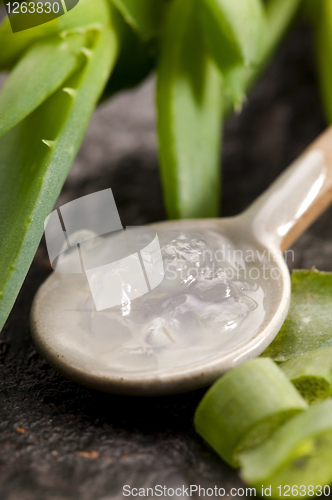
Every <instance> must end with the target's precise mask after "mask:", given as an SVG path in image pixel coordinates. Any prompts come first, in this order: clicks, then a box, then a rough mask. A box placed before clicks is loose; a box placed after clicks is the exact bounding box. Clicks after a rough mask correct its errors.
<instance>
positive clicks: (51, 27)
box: [0, 0, 109, 71]
mask: <svg viewBox="0 0 332 500" xmlns="http://www.w3.org/2000/svg"><path fill="white" fill-rule="evenodd" d="M108 18H109V4H108V0H93V1H91V0H80V2H79V4H78V5H77V6H76V7H75V9H72V10H71V11H69V12H68V13H67V14H66V15H65V16H61V17H59V18H57V19H54V20H53V21H50V22H48V23H46V24H42V25H41V26H36V27H35V28H31V29H28V30H25V31H19V32H17V33H13V32H12V29H11V27H10V23H9V20H8V17H6V18H5V19H4V21H3V23H2V25H1V27H0V47H1V51H0V71H1V70H7V69H10V68H12V67H13V66H14V65H15V64H16V62H17V61H18V60H19V59H20V57H21V56H22V54H23V53H24V52H25V51H26V50H27V48H28V47H30V46H31V45H32V44H33V43H35V42H36V41H37V40H39V39H40V38H44V37H46V36H51V35H54V34H56V33H63V32H65V31H68V30H77V29H78V30H79V29H81V28H91V27H92V26H97V25H100V26H103V25H104V24H105V22H107V19H108Z"/></svg>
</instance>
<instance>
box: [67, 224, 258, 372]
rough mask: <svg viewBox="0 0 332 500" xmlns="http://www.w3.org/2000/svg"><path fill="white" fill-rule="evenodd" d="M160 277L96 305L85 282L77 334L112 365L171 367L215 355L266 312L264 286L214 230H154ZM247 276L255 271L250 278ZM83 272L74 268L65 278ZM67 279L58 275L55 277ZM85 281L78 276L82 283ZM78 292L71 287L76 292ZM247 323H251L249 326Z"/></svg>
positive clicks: (123, 369) (151, 368) (231, 345)
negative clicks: (114, 301)
mask: <svg viewBox="0 0 332 500" xmlns="http://www.w3.org/2000/svg"><path fill="white" fill-rule="evenodd" d="M158 237H159V243H160V248H161V254H162V258H163V267H164V279H163V281H162V282H161V283H160V285H158V286H157V287H156V288H154V289H153V290H151V291H150V292H148V293H146V294H144V295H142V296H140V297H138V298H136V299H134V300H130V299H129V298H128V293H127V288H126V283H123V295H122V303H121V304H120V305H118V306H115V307H111V308H109V309H106V310H103V311H97V310H96V308H95V306H94V302H93V298H92V296H91V294H89V293H88V289H86V293H85V294H81V295H80V299H79V303H78V304H77V306H78V307H77V309H78V310H79V311H81V312H80V314H79V325H78V326H79V327H80V328H79V330H80V337H77V342H79V343H81V344H82V348H83V349H85V347H84V346H87V345H89V349H90V350H91V354H92V353H94V354H95V355H98V357H99V360H100V361H104V363H106V364H107V365H109V366H110V367H111V368H112V370H119V371H121V372H128V371H130V372H135V371H146V372H150V371H155V370H171V369H173V368H177V367H182V366H187V365H191V364H195V363H199V362H200V361H202V360H204V359H207V358H213V357H214V356H216V355H218V354H219V353H220V352H227V351H228V350H231V349H232V348H234V346H236V345H238V344H239V343H241V342H243V341H245V340H246V335H247V331H248V332H250V335H252V333H253V330H255V328H257V329H258V327H259V326H260V325H261V323H262V321H263V320H264V315H265V313H264V307H263V301H264V292H263V289H262V287H261V286H260V281H259V280H257V279H254V278H256V274H255V273H250V269H251V268H250V265H249V264H248V263H246V262H245V260H244V259H243V255H241V253H240V252H237V251H236V249H235V248H234V246H233V244H232V243H231V241H230V240H229V239H227V238H225V237H224V236H222V235H220V234H218V233H217V232H214V231H200V232H196V231H193V230H187V231H165V232H158ZM250 276H253V278H251V277H250ZM75 279H76V280H77V279H80V280H81V279H82V277H80V278H78V277H77V276H76V277H74V278H73V275H71V277H70V280H71V281H72V280H75ZM64 280H65V281H68V275H63V276H60V279H59V282H58V285H57V286H59V287H62V286H63V283H64ZM82 284H83V283H82ZM76 293H77V292H76ZM249 326H250V327H249Z"/></svg>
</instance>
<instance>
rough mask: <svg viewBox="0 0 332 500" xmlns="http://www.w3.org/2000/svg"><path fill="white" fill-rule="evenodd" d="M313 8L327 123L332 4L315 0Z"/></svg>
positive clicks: (331, 103) (331, 115)
mask: <svg viewBox="0 0 332 500" xmlns="http://www.w3.org/2000/svg"><path fill="white" fill-rule="evenodd" d="M315 10H316V15H315V19H314V28H315V29H314V31H315V51H316V61H317V71H318V81H319V86H320V92H321V96H322V101H323V104H324V111H325V115H326V118H327V120H328V122H329V123H332V90H331V89H332V64H331V61H332V4H331V2H330V1H329V0H317V2H315Z"/></svg>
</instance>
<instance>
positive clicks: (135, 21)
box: [112, 0, 164, 38]
mask: <svg viewBox="0 0 332 500" xmlns="http://www.w3.org/2000/svg"><path fill="white" fill-rule="evenodd" d="M112 1H113V3H114V5H115V6H116V7H117V8H118V9H119V11H120V12H121V14H122V15H123V17H124V18H125V20H126V22H127V23H128V24H129V25H130V26H131V27H132V28H133V29H134V30H135V31H136V32H137V33H138V34H139V35H140V36H142V37H143V38H151V37H153V36H155V35H156V34H157V32H158V29H159V26H160V20H161V15H162V12H163V6H164V0H112Z"/></svg>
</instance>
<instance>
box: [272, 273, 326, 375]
mask: <svg viewBox="0 0 332 500" xmlns="http://www.w3.org/2000/svg"><path fill="white" fill-rule="evenodd" d="M291 282H292V300H291V305H290V309H289V312H288V316H287V318H286V320H285V322H284V324H283V326H282V328H281V330H280V332H279V333H278V335H277V336H276V338H275V339H274V341H273V342H272V344H270V345H269V347H268V348H267V349H266V350H265V351H264V353H263V354H262V356H269V357H270V358H272V359H274V360H275V361H286V360H287V359H291V358H294V357H295V356H299V355H301V354H304V353H306V352H308V351H314V350H316V349H322V348H324V347H332V335H331V323H332V310H331V303H332V273H323V272H318V271H315V270H311V271H294V272H293V274H292V277H291ZM331 365H332V363H331Z"/></svg>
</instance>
